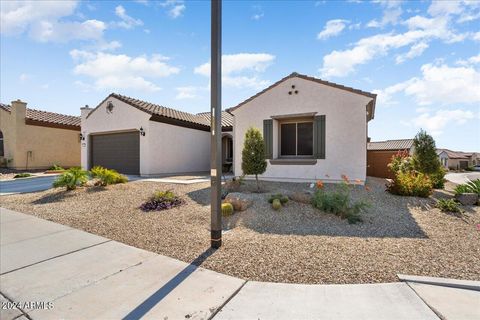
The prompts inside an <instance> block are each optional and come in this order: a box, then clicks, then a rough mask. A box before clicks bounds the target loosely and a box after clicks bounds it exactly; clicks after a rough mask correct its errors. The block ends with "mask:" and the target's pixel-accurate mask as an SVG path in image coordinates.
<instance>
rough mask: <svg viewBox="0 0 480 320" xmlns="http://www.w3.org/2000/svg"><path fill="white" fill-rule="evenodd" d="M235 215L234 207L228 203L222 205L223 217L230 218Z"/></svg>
mask: <svg viewBox="0 0 480 320" xmlns="http://www.w3.org/2000/svg"><path fill="white" fill-rule="evenodd" d="M232 214H233V205H232V204H231V203H228V202H224V203H222V216H224V217H228V216H231V215H232Z"/></svg>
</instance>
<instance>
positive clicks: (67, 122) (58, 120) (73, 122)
mask: <svg viewBox="0 0 480 320" xmlns="http://www.w3.org/2000/svg"><path fill="white" fill-rule="evenodd" d="M0 108H1V109H3V110H5V111H8V112H11V106H10V105H7V104H3V103H0ZM25 118H26V119H27V120H32V121H39V122H43V123H46V124H48V123H50V124H56V125H63V126H73V127H78V128H80V117H78V116H70V115H66V114H60V113H55V112H49V111H42V110H36V109H30V108H27V110H26V115H25Z"/></svg>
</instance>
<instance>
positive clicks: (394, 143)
mask: <svg viewBox="0 0 480 320" xmlns="http://www.w3.org/2000/svg"><path fill="white" fill-rule="evenodd" d="M412 146H413V139H400V140H385V141H374V142H369V143H368V144H367V150H407V149H410V148H411V147H412Z"/></svg>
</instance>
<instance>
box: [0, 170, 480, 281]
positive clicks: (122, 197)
mask: <svg viewBox="0 0 480 320" xmlns="http://www.w3.org/2000/svg"><path fill="white" fill-rule="evenodd" d="M367 186H368V188H369V190H366V189H365V188H364V187H363V186H356V187H355V190H354V192H353V193H352V196H354V197H355V198H366V199H368V200H369V201H370V202H371V203H372V204H373V207H372V208H371V209H370V211H369V213H367V214H365V215H363V220H364V222H362V223H358V224H352V225H351V224H348V222H347V221H346V220H341V219H340V218H339V217H337V216H335V215H332V214H327V213H323V212H320V211H318V210H316V209H313V208H312V207H311V206H310V205H307V204H301V203H296V202H293V201H289V202H288V203H287V204H286V205H285V206H284V207H282V208H281V209H280V210H279V211H274V210H273V209H272V208H271V205H270V204H269V203H268V202H267V199H268V196H269V195H270V194H271V193H277V192H286V191H295V190H297V191H301V190H304V189H306V188H307V184H293V183H289V184H286V183H272V182H270V183H263V185H262V188H263V189H264V190H265V191H267V193H261V194H257V193H251V194H248V197H250V198H251V199H253V205H252V206H251V207H250V208H249V209H247V210H246V211H243V212H237V213H235V214H234V215H233V216H231V217H228V218H224V228H225V230H226V232H225V233H224V237H223V239H224V245H223V246H222V247H221V249H220V250H217V251H215V252H212V251H209V250H208V248H209V245H210V242H209V238H210V231H209V223H210V207H209V198H210V193H209V191H210V190H209V183H198V184H188V185H185V184H164V183H158V182H148V181H145V182H141V181H137V182H131V183H127V184H118V185H111V186H108V187H103V188H102V187H92V188H80V189H77V190H74V191H70V192H66V191H61V190H47V191H43V192H37V193H31V194H19V195H10V196H3V197H1V201H2V204H1V205H2V207H6V208H9V209H13V210H18V211H20V212H25V213H30V214H33V215H36V216H39V217H41V218H44V219H48V220H51V221H55V222H58V223H62V224H65V225H69V226H72V227H74V228H79V229H83V230H85V231H88V232H91V233H95V234H98V235H101V236H105V237H108V238H111V239H114V240H117V241H120V242H123V243H126V244H129V245H132V246H135V247H139V248H142V249H146V250H150V251H154V252H157V253H160V254H164V255H167V256H170V257H174V258H177V259H180V260H183V261H186V262H192V261H194V260H195V261H196V262H199V261H201V262H202V266H203V267H205V268H209V269H212V270H215V271H219V272H222V273H226V274H230V275H233V276H237V277H240V278H244V279H249V280H259V281H273V282H295V283H373V282H393V281H398V279H397V278H396V274H397V273H402V274H413V275H427V276H437V277H451V278H459V279H469V280H480V245H479V243H480V230H479V229H478V224H480V208H479V207H464V209H465V212H464V213H463V214H462V215H453V214H447V213H443V212H441V211H440V210H439V209H436V208H434V205H435V199H433V198H430V199H421V198H412V197H399V196H394V195H390V194H388V193H386V192H384V189H385V188H384V180H383V179H375V178H370V179H369V180H368V182H367ZM251 187H252V186H251V183H250V182H248V183H247V186H246V188H251ZM325 188H327V189H328V188H332V186H331V185H326V186H325ZM157 190H172V191H174V192H175V193H176V194H178V195H180V196H181V197H182V198H183V199H184V200H185V204H184V205H182V206H180V207H177V208H173V209H170V210H165V211H158V212H157V211H153V212H143V211H142V210H140V205H141V204H142V203H143V202H144V201H146V200H147V199H148V198H149V197H150V196H151V195H152V193H153V192H154V191H157ZM448 195H449V192H448V191H438V192H435V194H434V195H433V197H436V198H439V197H446V196H448ZM199 257H200V259H199Z"/></svg>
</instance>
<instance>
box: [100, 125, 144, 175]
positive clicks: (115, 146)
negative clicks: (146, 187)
mask: <svg viewBox="0 0 480 320" xmlns="http://www.w3.org/2000/svg"><path fill="white" fill-rule="evenodd" d="M91 164H92V166H102V167H105V168H109V169H115V170H117V171H119V172H122V173H127V174H139V173H140V135H139V133H138V132H124V133H114V134H104V135H94V136H92V148H91Z"/></svg>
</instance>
